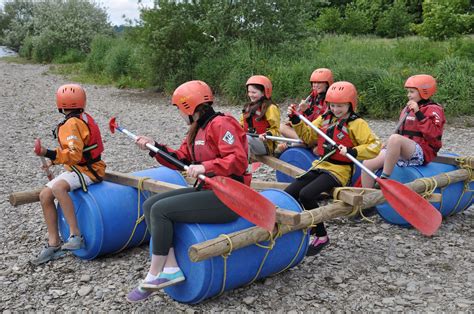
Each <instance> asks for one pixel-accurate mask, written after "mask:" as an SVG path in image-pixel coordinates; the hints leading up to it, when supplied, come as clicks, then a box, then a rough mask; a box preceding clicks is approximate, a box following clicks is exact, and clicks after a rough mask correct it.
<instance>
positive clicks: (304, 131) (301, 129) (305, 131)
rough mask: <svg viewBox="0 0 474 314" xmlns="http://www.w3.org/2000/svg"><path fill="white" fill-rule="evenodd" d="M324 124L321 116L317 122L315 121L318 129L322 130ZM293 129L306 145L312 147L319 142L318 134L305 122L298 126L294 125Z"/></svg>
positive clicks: (314, 123)
mask: <svg viewBox="0 0 474 314" xmlns="http://www.w3.org/2000/svg"><path fill="white" fill-rule="evenodd" d="M322 122H323V118H322V116H319V117H318V118H316V120H313V122H311V123H313V125H315V126H316V127H317V128H321V124H322ZM292 126H293V129H295V131H296V134H298V137H299V138H300V139H301V140H302V141H303V142H305V143H306V145H308V146H310V147H312V146H314V145H316V142H317V141H318V133H316V131H314V130H313V129H312V128H311V127H310V126H308V125H306V123H304V122H303V121H300V122H299V123H297V124H292Z"/></svg>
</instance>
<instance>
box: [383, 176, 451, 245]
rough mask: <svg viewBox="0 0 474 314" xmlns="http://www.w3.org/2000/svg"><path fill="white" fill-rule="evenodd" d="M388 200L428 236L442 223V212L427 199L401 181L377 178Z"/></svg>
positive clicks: (399, 212)
mask: <svg viewBox="0 0 474 314" xmlns="http://www.w3.org/2000/svg"><path fill="white" fill-rule="evenodd" d="M377 182H378V183H379V185H380V189H381V190H382V193H383V196H384V197H385V199H386V200H387V202H388V203H389V204H390V205H391V206H392V207H393V209H395V210H396V211H397V213H398V214H400V216H402V217H403V218H404V219H405V220H406V221H407V222H409V223H410V224H411V225H412V226H413V227H415V228H416V229H417V230H419V231H420V232H421V233H422V234H424V235H426V236H431V235H433V234H434V233H435V232H436V230H438V228H439V226H440V225H441V219H442V217H441V213H440V212H439V211H438V210H437V209H436V208H434V207H433V205H431V204H430V203H429V202H428V201H427V200H426V199H424V198H423V197H421V196H420V195H419V194H417V193H416V192H415V191H412V190H410V188H408V187H407V186H405V185H403V184H402V183H400V182H397V181H394V180H389V179H380V178H378V179H377Z"/></svg>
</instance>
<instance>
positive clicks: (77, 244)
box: [61, 235, 84, 251]
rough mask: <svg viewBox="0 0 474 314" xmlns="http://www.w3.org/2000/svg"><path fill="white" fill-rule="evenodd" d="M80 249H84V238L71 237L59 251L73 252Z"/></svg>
mask: <svg viewBox="0 0 474 314" xmlns="http://www.w3.org/2000/svg"><path fill="white" fill-rule="evenodd" d="M82 247H84V237H83V236H77V235H71V236H70V237H69V239H67V242H66V243H64V244H63V246H62V247H61V249H63V250H68V251H74V250H79V249H80V248H82Z"/></svg>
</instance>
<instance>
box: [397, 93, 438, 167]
mask: <svg viewBox="0 0 474 314" xmlns="http://www.w3.org/2000/svg"><path fill="white" fill-rule="evenodd" d="M432 106H437V107H439V108H441V109H442V107H441V106H440V105H439V104H437V103H433V102H430V101H428V102H427V103H426V104H419V108H420V112H421V113H423V114H424V115H425V116H428V113H427V112H428V110H429V109H430V108H431V109H432V108H433V107H432ZM404 112H405V111H403V112H402V115H404ZM437 114H438V115H440V117H439V119H440V120H441V121H442V123H443V124H444V121H445V117H444V113H443V111H442V110H441V111H437ZM397 133H398V134H401V135H403V136H405V137H408V138H409V139H411V140H413V141H415V142H416V143H417V144H418V145H420V147H421V148H422V150H423V157H424V164H427V163H429V162H430V161H431V160H433V158H434V157H436V155H437V153H438V151H439V150H440V148H441V147H442V145H443V143H442V141H441V138H442V134H439V135H435V136H432V137H426V136H424V135H423V133H424V132H423V126H422V125H421V124H420V122H419V121H418V119H417V118H416V115H415V113H413V111H410V113H409V114H408V116H407V117H406V118H405V121H403V123H402V125H401V126H400V128H399V129H398V130H397Z"/></svg>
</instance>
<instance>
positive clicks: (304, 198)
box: [298, 189, 316, 209]
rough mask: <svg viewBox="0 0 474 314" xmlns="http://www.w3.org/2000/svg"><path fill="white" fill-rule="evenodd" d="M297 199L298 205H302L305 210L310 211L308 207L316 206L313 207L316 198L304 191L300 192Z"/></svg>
mask: <svg viewBox="0 0 474 314" xmlns="http://www.w3.org/2000/svg"><path fill="white" fill-rule="evenodd" d="M298 199H299V201H300V203H301V204H303V206H304V207H305V209H311V208H309V207H314V206H316V205H315V203H316V196H315V195H314V194H312V193H308V192H305V190H304V189H303V190H302V191H301V192H300V194H299V196H298Z"/></svg>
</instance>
